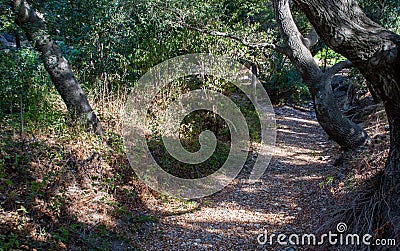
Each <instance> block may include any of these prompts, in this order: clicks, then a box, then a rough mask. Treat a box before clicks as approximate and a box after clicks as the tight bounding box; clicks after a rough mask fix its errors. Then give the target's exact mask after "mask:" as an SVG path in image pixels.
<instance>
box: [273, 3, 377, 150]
mask: <svg viewBox="0 0 400 251" xmlns="http://www.w3.org/2000/svg"><path fill="white" fill-rule="evenodd" d="M274 8H275V15H276V19H277V22H278V25H279V27H280V31H281V33H282V36H283V38H284V40H285V44H286V50H285V54H286V55H287V56H288V57H289V59H290V60H291V62H292V64H293V65H294V66H295V67H296V68H297V70H298V72H299V73H300V75H301V77H302V79H303V81H304V82H305V84H306V85H307V86H308V88H309V90H310V92H311V95H312V97H313V101H314V107H315V113H316V116H317V119H318V122H319V124H320V125H321V126H322V128H323V129H324V130H325V132H326V133H327V134H328V135H329V136H330V137H331V138H332V139H333V140H334V141H335V142H337V143H338V144H339V145H340V146H342V147H343V148H346V149H354V148H357V147H359V146H361V145H364V144H365V143H366V142H367V141H368V139H369V137H368V134H367V133H366V132H365V131H364V130H363V129H362V128H361V127H360V126H358V125H357V124H355V123H353V122H352V121H350V120H349V119H347V118H346V117H345V116H344V115H343V113H342V112H341V111H340V110H339V107H338V105H337V103H336V100H335V98H334V95H333V91H332V86H331V81H332V77H333V75H334V74H336V73H337V72H338V71H340V70H341V69H343V68H345V67H349V66H350V65H351V63H350V62H348V61H345V62H341V63H338V64H336V65H335V66H333V67H332V68H330V69H328V70H327V71H325V72H323V71H322V70H321V69H320V68H319V67H318V65H317V63H316V62H315V60H314V58H313V56H312V54H311V51H310V47H311V46H313V45H314V44H315V43H316V42H317V40H318V36H317V35H316V34H315V31H314V30H313V31H311V32H310V34H309V35H308V36H307V37H306V38H304V37H303V36H302V34H301V33H300V31H299V30H298V28H297V26H296V24H295V22H294V20H293V17H292V14H291V11H290V6H289V1H288V0H275V1H274Z"/></svg>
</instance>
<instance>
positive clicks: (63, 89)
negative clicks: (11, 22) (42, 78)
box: [10, 0, 102, 134]
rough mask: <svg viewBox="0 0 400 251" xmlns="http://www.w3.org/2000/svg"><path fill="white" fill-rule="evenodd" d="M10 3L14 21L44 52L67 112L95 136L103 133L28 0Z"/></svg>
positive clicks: (39, 49) (78, 86) (41, 51)
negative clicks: (86, 126)
mask: <svg viewBox="0 0 400 251" xmlns="http://www.w3.org/2000/svg"><path fill="white" fill-rule="evenodd" d="M10 4H11V7H12V9H13V10H14V12H15V13H16V20H15V22H16V23H17V25H19V26H20V27H21V28H22V29H23V30H24V32H25V34H26V36H27V37H28V39H29V40H30V41H32V42H33V44H34V45H35V48H36V50H38V51H39V52H40V53H41V59H42V61H43V64H44V66H45V68H46V71H47V72H48V73H49V75H50V78H51V80H52V82H53V84H54V86H55V87H56V89H57V91H58V92H59V93H60V95H61V97H62V99H63V100H64V102H65V104H66V106H67V109H68V111H70V112H71V113H72V114H73V115H74V116H76V118H79V119H82V120H84V122H85V123H86V124H87V125H88V126H89V127H91V128H92V129H93V131H94V132H95V133H96V134H102V128H101V124H100V121H99V119H98V118H97V116H96V114H95V113H94V112H93V110H92V108H91V106H90V104H89V102H88V100H87V98H86V96H85V94H84V92H83V90H82V88H81V86H80V85H79V83H78V81H77V80H76V78H75V76H74V74H73V72H72V70H71V68H70V67H69V65H68V62H67V60H66V59H65V58H64V57H63V56H62V54H61V50H60V48H59V46H58V45H57V43H55V41H54V40H53V39H52V38H51V37H50V35H49V34H48V33H47V29H46V25H45V24H44V22H43V20H42V19H41V18H40V17H39V16H38V15H37V13H36V12H35V10H33V9H32V8H31V7H30V6H29V4H28V3H27V2H26V1H25V0H14V1H11V2H10Z"/></svg>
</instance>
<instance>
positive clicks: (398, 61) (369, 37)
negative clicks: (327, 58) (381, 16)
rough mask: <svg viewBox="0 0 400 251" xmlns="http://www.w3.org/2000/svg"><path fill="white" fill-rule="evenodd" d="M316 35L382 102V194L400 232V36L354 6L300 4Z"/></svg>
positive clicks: (319, 1) (320, 0) (349, 2)
mask: <svg viewBox="0 0 400 251" xmlns="http://www.w3.org/2000/svg"><path fill="white" fill-rule="evenodd" d="M295 2H296V3H297V4H298V6H299V7H300V8H301V9H302V11H303V12H304V13H305V14H306V15H307V17H308V19H309V20H310V22H311V23H312V24H313V26H314V27H315V29H316V30H317V33H318V34H319V35H320V36H321V38H322V39H323V40H324V41H325V43H326V44H327V45H328V46H329V47H331V48H332V49H333V50H335V51H336V52H338V53H340V54H342V55H344V56H345V57H347V58H348V59H349V60H350V61H351V62H352V63H353V65H354V66H355V67H357V68H358V69H359V70H360V72H361V73H362V74H363V75H364V77H365V78H366V80H367V81H369V82H370V83H371V85H372V86H373V89H374V90H375V91H376V93H377V94H378V95H379V97H380V99H381V100H382V102H383V104H384V107H385V110H386V114H387V118H388V122H389V126H390V151H389V156H388V159H387V161H386V165H385V169H384V178H383V181H382V185H381V189H382V192H384V193H385V198H384V199H383V201H384V203H382V204H383V205H385V206H384V207H385V212H384V213H385V215H384V216H385V218H386V220H387V222H388V223H393V224H395V229H396V230H397V231H398V232H399V231H400V35H398V34H395V33H393V32H391V31H389V30H387V29H385V28H383V27H381V26H380V25H379V24H377V23H375V22H373V21H371V20H370V19H369V18H368V17H367V16H366V15H365V14H364V13H363V12H362V10H361V8H360V7H359V6H358V5H357V3H356V1H355V0H295Z"/></svg>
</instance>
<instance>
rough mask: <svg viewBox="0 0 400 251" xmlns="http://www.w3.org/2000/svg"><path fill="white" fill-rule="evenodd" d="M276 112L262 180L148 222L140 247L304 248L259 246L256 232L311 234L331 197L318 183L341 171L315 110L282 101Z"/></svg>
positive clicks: (242, 181)
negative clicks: (273, 143)
mask: <svg viewBox="0 0 400 251" xmlns="http://www.w3.org/2000/svg"><path fill="white" fill-rule="evenodd" d="M275 114H276V121H277V125H278V129H277V132H278V134H277V141H276V150H275V154H274V157H273V158H272V160H271V163H270V165H269V167H268V169H267V171H266V172H265V174H264V175H263V177H262V178H261V180H260V181H259V182H256V183H254V182H253V183H250V182H249V181H248V180H247V179H242V178H240V177H239V178H237V179H235V180H234V181H233V182H232V183H231V184H230V185H229V186H227V187H226V188H225V189H224V190H222V191H221V192H219V193H217V194H214V195H212V196H209V197H206V198H203V199H201V200H198V203H199V207H198V208H196V210H193V211H190V212H187V213H183V214H180V215H172V216H164V217H161V218H160V220H159V221H158V222H155V223H146V224H147V226H146V227H143V229H140V230H139V233H138V236H137V239H136V240H135V242H136V244H137V245H138V246H139V247H140V248H141V249H142V250H304V249H305V248H303V249H299V248H296V247H294V248H290V247H289V248H288V247H287V246H286V247H285V246H278V245H277V243H274V244H273V245H272V246H271V245H270V244H264V245H261V244H259V243H258V241H257V236H258V235H259V234H262V233H265V231H266V232H267V233H268V235H270V234H272V233H275V234H277V233H284V234H288V235H290V234H292V233H297V234H302V233H309V232H307V230H308V229H309V228H310V227H311V226H319V225H318V224H321V223H320V222H319V219H318V217H317V215H318V214H319V213H320V212H321V211H325V210H327V207H328V206H329V203H330V202H329V201H331V200H330V194H329V192H327V189H321V186H320V184H321V183H322V182H325V181H326V177H327V176H328V175H334V174H335V173H336V172H337V171H336V172H335V168H334V167H333V166H332V165H331V164H330V163H329V162H331V161H328V160H329V159H330V158H329V156H327V155H329V152H332V143H331V142H327V141H328V139H327V136H326V134H325V133H324V132H323V130H322V129H321V127H320V126H319V125H318V123H317V122H316V119H315V114H314V112H313V111H300V110H297V109H293V108H291V107H288V106H284V107H278V108H275ZM162 207H163V205H161V207H160V205H158V206H157V208H154V209H153V210H162ZM308 231H309V230H308ZM261 241H263V239H261ZM275 242H276V238H275ZM285 248H286V249H285Z"/></svg>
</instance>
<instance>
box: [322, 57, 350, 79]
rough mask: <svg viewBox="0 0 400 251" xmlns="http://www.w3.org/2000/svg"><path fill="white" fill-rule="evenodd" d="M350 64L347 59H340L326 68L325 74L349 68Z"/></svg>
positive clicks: (329, 74)
mask: <svg viewBox="0 0 400 251" xmlns="http://www.w3.org/2000/svg"><path fill="white" fill-rule="evenodd" d="M351 66H352V63H351V62H350V61H349V60H345V61H340V62H339V63H336V64H335V65H333V66H332V67H331V68H329V69H327V70H326V72H325V74H326V75H328V76H333V75H335V74H336V73H338V72H339V71H341V70H343V69H345V68H349V67H351Z"/></svg>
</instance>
